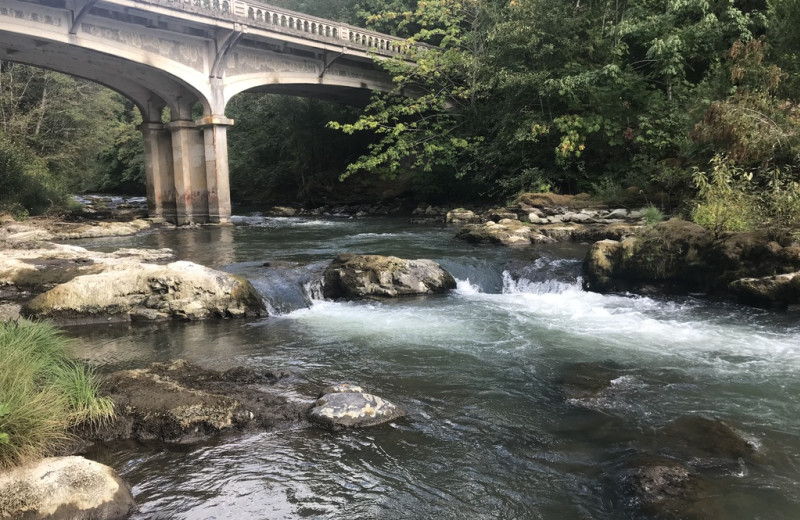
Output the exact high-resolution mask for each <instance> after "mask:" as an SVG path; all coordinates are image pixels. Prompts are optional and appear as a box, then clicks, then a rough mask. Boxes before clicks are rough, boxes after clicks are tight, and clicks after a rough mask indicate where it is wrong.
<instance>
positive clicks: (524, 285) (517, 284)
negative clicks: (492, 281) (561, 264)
mask: <svg viewBox="0 0 800 520" xmlns="http://www.w3.org/2000/svg"><path fill="white" fill-rule="evenodd" d="M581 284H582V279H581V277H580V276H579V277H577V279H576V280H575V281H574V282H564V281H561V280H557V279H555V278H549V279H547V280H543V281H533V280H529V279H527V278H516V277H514V276H512V274H511V273H510V272H508V271H503V294H561V293H565V292H568V291H580V290H581Z"/></svg>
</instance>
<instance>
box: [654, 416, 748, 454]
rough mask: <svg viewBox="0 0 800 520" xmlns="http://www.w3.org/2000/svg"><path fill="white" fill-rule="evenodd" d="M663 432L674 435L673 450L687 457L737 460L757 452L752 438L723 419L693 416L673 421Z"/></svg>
mask: <svg viewBox="0 0 800 520" xmlns="http://www.w3.org/2000/svg"><path fill="white" fill-rule="evenodd" d="M662 433H663V434H665V435H666V436H667V437H670V438H671V441H670V444H672V445H673V449H678V450H679V451H682V452H684V453H685V454H686V455H687V456H698V455H707V456H708V455H710V456H712V457H720V458H727V459H732V460H736V459H739V458H748V457H752V456H753V455H755V453H756V447H755V445H754V444H753V443H752V442H751V441H749V440H747V439H746V438H745V437H744V436H743V435H742V433H741V432H739V431H738V430H737V429H736V428H734V427H733V426H732V425H731V424H729V423H728V422H726V421H723V420H720V419H708V418H706V417H701V416H697V415H689V416H685V417H681V418H679V419H676V420H675V421H673V422H671V423H669V424H668V425H667V426H666V427H664V429H663V431H662Z"/></svg>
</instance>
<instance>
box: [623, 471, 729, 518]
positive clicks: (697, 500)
mask: <svg viewBox="0 0 800 520" xmlns="http://www.w3.org/2000/svg"><path fill="white" fill-rule="evenodd" d="M646 459H647V460H637V461H636V463H635V465H634V467H633V468H632V469H631V470H630V472H629V474H628V476H627V478H625V480H624V484H623V487H624V488H625V489H626V491H627V493H628V494H629V495H631V497H632V498H633V501H634V504H635V505H636V506H637V509H640V510H642V511H643V512H644V513H645V514H646V515H647V517H648V518H659V519H664V520H667V519H669V520H679V519H685V520H703V519H706V518H710V517H713V516H714V515H713V514H711V512H712V508H714V507H715V504H714V503H713V500H711V499H712V498H713V497H714V496H715V493H714V492H713V487H712V486H711V485H710V483H709V482H708V481H707V480H706V479H704V478H703V477H702V476H700V475H699V474H697V473H696V472H694V471H693V470H692V469H691V468H689V467H688V466H686V465H684V464H683V463H681V462H678V461H676V460H672V459H668V458H663V457H647V458H646Z"/></svg>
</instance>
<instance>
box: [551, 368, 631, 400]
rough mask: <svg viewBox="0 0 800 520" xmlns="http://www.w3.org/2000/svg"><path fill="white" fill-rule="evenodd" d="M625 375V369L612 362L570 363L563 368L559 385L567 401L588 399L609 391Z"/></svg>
mask: <svg viewBox="0 0 800 520" xmlns="http://www.w3.org/2000/svg"><path fill="white" fill-rule="evenodd" d="M625 373H626V369H625V368H624V367H623V366H622V365H620V364H618V363H616V362H614V361H603V362H586V363H571V364H569V365H567V366H566V367H565V368H564V370H563V372H562V375H561V378H560V379H559V384H560V385H561V389H562V391H563V393H564V397H565V398H566V399H568V400H581V399H590V398H594V397H597V396H599V395H600V394H602V393H603V392H605V391H606V390H609V389H610V388H611V387H612V385H613V381H614V380H615V379H617V378H619V377H620V376H622V375H623V374H625Z"/></svg>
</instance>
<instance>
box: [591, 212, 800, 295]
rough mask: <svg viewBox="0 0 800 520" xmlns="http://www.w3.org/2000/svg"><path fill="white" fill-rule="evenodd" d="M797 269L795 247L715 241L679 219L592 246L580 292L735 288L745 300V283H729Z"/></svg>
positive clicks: (755, 240) (756, 239)
mask: <svg viewBox="0 0 800 520" xmlns="http://www.w3.org/2000/svg"><path fill="white" fill-rule="evenodd" d="M799 269H800V247H797V246H792V245H791V244H789V243H787V244H785V245H782V244H780V243H778V242H775V241H773V240H771V239H770V237H769V236H768V235H767V234H766V233H760V232H751V233H728V234H723V235H721V236H718V237H715V236H714V235H713V234H712V233H711V232H709V231H707V230H706V229H704V228H702V227H700V226H698V225H696V224H693V223H691V222H686V221H683V220H678V219H672V220H669V221H666V222H661V223H658V224H656V225H655V226H652V227H649V228H647V229H645V230H644V231H643V232H641V233H639V234H637V235H635V236H630V237H626V238H623V239H622V240H619V241H609V240H605V241H600V242H597V243H595V244H594V245H593V246H592V248H591V249H590V250H589V252H588V254H587V255H586V258H585V260H584V264H583V272H584V288H585V289H588V290H591V291H597V292H609V291H636V292H649V291H668V292H708V293H716V294H730V293H731V292H732V290H733V291H735V290H737V289H739V288H740V292H741V294H743V295H745V294H748V293H747V289H746V288H745V287H743V286H744V285H746V284H745V282H742V283H741V284H739V285H738V286H733V287H729V286H730V284H731V282H733V281H734V280H738V279H742V278H748V277H753V278H759V277H764V276H768V275H774V274H786V273H792V272H795V271H797V270H799ZM750 285H751V286H752V290H751V291H750V293H753V294H755V293H757V291H758V289H759V288H757V287H756V286H757V285H758V284H755V283H751V284H750ZM763 285H766V282H764V283H763V284H762V286H763ZM743 299H746V298H743ZM754 299H755V297H754Z"/></svg>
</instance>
